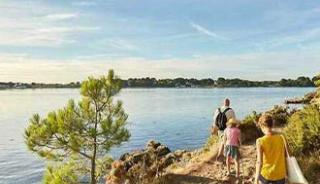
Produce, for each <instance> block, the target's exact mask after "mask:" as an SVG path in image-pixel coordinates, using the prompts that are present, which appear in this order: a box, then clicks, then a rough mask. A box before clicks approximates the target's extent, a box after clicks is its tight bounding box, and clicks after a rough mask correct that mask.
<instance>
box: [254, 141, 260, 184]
mask: <svg viewBox="0 0 320 184" xmlns="http://www.w3.org/2000/svg"><path fill="white" fill-rule="evenodd" d="M256 146H257V163H256V175H255V180H254V184H259V175H260V172H261V168H262V148H261V145H260V142H259V141H258V140H257V142H256Z"/></svg>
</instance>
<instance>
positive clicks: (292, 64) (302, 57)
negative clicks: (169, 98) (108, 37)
mask: <svg viewBox="0 0 320 184" xmlns="http://www.w3.org/2000/svg"><path fill="white" fill-rule="evenodd" d="M96 56H98V57H96ZM96 56H94V57H92V58H90V57H87V58H82V59H81V58H76V59H69V60H54V59H42V58H34V57H31V56H29V55H26V54H11V55H10V54H0V78H1V80H2V81H22V82H32V81H36V82H70V81H81V80H83V79H85V78H87V77H88V76H92V75H93V76H99V75H104V74H106V72H107V71H108V70H109V69H114V70H115V72H116V74H117V75H119V76H120V77H121V78H124V79H126V78H129V77H156V78H175V77H187V78H208V77H210V78H218V77H226V78H235V77H239V78H243V79H251V80H279V79H281V78H284V77H286V78H287V77H290V78H296V77H298V76H302V75H307V76H310V77H311V76H313V75H314V74H316V73H318V72H319V70H320V66H319V59H320V54H319V53H310V52H300V53H299V52H294V53H292V52H284V53H250V54H238V55H207V56H198V57H196V58H190V59H177V58H168V59H153V60H150V59H145V58H134V57H123V58H108V56H106V57H104V56H103V55H96ZM306 62H308V64H306ZM288 63H289V64H288ZM226 66H228V67H226ZM230 66H232V67H230ZM284 70H285V71H286V72H284Z"/></svg>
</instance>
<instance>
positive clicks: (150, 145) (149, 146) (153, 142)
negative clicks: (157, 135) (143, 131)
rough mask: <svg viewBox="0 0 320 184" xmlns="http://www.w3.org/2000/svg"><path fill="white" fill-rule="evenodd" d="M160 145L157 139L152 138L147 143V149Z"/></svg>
mask: <svg viewBox="0 0 320 184" xmlns="http://www.w3.org/2000/svg"><path fill="white" fill-rule="evenodd" d="M160 145H161V143H159V142H156V141H155V140H150V141H149V142H148V143H147V145H146V149H150V148H152V149H157V148H158V146H160Z"/></svg>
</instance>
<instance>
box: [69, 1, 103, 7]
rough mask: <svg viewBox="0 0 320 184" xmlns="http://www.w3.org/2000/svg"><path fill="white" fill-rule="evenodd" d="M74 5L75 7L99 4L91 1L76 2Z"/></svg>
mask: <svg viewBox="0 0 320 184" xmlns="http://www.w3.org/2000/svg"><path fill="white" fill-rule="evenodd" d="M72 4H73V5H74V6H95V5H97V4H98V3H96V2H94V1H93V0H91V1H76V2H72Z"/></svg>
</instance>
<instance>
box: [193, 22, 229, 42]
mask: <svg viewBox="0 0 320 184" xmlns="http://www.w3.org/2000/svg"><path fill="white" fill-rule="evenodd" d="M190 26H191V27H192V28H194V29H196V30H197V31H198V32H200V33H202V34H205V35H208V36H210V37H212V38H215V39H218V40H228V38H226V37H224V36H221V35H218V34H217V33H215V32H213V31H210V30H208V29H207V28H205V27H203V26H200V25H199V24H196V23H194V22H191V23H190Z"/></svg>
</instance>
